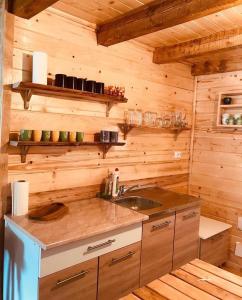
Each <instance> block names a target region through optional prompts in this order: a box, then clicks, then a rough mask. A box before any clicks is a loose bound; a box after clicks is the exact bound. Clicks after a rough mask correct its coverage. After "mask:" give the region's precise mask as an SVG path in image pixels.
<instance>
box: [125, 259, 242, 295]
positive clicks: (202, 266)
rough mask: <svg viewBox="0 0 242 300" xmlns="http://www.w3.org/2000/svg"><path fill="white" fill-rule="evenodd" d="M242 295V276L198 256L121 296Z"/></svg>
mask: <svg viewBox="0 0 242 300" xmlns="http://www.w3.org/2000/svg"><path fill="white" fill-rule="evenodd" d="M140 299H142V300H165V299H170V300H189V299H197V300H213V299H223V300H224V299H228V300H235V299H236V300H239V299H240V300H241V299H242V277H240V276H237V275H235V274H232V273H230V272H227V271H225V270H222V269H219V268H217V267H215V266H213V265H210V264H208V263H205V262H203V261H201V260H199V259H195V260H193V261H191V262H190V263H188V264H186V265H184V266H182V267H181V268H179V269H177V270H176V271H173V272H171V273H170V274H166V275H164V276H162V277H161V278H159V279H157V280H154V281H152V282H151V283H149V284H147V285H146V286H145V287H142V288H140V289H138V290H136V291H134V292H133V293H132V294H130V295H128V296H126V297H124V298H122V299H120V300H140Z"/></svg>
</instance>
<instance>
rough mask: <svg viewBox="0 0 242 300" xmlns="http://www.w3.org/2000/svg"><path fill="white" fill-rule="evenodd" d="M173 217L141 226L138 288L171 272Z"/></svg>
mask: <svg viewBox="0 0 242 300" xmlns="http://www.w3.org/2000/svg"><path fill="white" fill-rule="evenodd" d="M174 222H175V216H174V215H172V216H169V217H165V218H162V219H159V220H155V221H153V222H149V223H145V224H144V225H143V237H142V250H141V271H140V286H144V285H145V284H147V283H149V282H151V281H153V280H154V279H157V278H159V277H161V276H162V275H164V274H166V273H168V272H170V271H171V270H172V257H173V240H174Z"/></svg>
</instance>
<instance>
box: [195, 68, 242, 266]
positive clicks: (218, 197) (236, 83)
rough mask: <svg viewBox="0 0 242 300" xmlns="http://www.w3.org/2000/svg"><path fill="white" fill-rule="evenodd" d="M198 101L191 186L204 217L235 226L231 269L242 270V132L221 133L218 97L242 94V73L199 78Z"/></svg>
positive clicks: (232, 236) (232, 235)
mask: <svg viewBox="0 0 242 300" xmlns="http://www.w3.org/2000/svg"><path fill="white" fill-rule="evenodd" d="M197 79H198V84H197V93H196V94H197V98H196V118H195V135H194V151H193V158H192V171H191V181H190V182H191V186H190V191H191V193H192V194H193V195H196V196H199V197H201V198H202V214H203V215H205V216H207V217H211V218H214V219H217V220H221V221H224V222H226V223H229V224H232V225H233V228H232V230H231V235H230V261H229V263H228V265H229V266H230V267H234V268H236V269H238V271H241V270H242V259H241V258H239V257H236V256H235V255H234V249H235V243H236V242H237V241H238V242H242V232H241V231H239V230H238V229H237V219H238V216H241V215H242V197H241V194H242V184H241V183H242V131H237V132H233V130H230V129H228V130H227V129H225V130H217V129H216V127H215V124H216V112H217V105H218V93H219V92H227V91H228V92H229V91H234V90H240V91H241V90H242V89H241V82H242V71H240V72H231V73H224V74H216V75H208V76H199V77H198V78H197Z"/></svg>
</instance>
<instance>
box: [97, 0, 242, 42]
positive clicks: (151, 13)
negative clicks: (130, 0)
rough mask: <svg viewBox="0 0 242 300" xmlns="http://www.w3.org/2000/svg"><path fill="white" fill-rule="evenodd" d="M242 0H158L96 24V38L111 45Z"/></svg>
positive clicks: (196, 17)
mask: <svg viewBox="0 0 242 300" xmlns="http://www.w3.org/2000/svg"><path fill="white" fill-rule="evenodd" d="M240 4H242V0H216V1H215V0H202V1H201V0H156V1H153V2H151V3H148V4H147V5H143V6H141V7H138V8H136V9H134V10H132V11H131V12H128V13H126V14H124V15H121V16H119V17H117V18H115V19H113V20H111V21H108V22H106V23H104V24H101V25H99V26H98V28H97V42H98V44H100V45H104V46H110V45H114V44H117V43H120V42H124V41H127V40H130V39H134V38H137V37H140V36H142V35H145V34H148V33H152V32H155V31H159V30H162V29H165V28H169V27H172V26H175V25H179V24H182V23H185V22H188V21H192V20H195V19H198V18H201V17H204V16H207V15H210V14H212V13H216V12H219V11H221V10H224V9H227V8H230V7H233V6H236V5H240Z"/></svg>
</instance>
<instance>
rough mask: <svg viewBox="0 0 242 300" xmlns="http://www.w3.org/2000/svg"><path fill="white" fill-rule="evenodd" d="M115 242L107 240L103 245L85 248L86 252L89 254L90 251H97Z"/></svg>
mask: <svg viewBox="0 0 242 300" xmlns="http://www.w3.org/2000/svg"><path fill="white" fill-rule="evenodd" d="M115 241H116V240H115V239H113V240H108V241H106V242H104V243H102V244H99V245H95V246H89V247H88V248H87V252H90V251H93V250H97V249H99V248H102V247H104V246H109V245H111V244H112V243H114V242H115Z"/></svg>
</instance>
